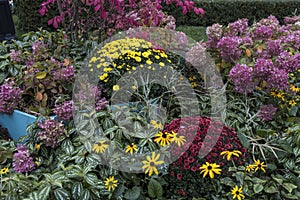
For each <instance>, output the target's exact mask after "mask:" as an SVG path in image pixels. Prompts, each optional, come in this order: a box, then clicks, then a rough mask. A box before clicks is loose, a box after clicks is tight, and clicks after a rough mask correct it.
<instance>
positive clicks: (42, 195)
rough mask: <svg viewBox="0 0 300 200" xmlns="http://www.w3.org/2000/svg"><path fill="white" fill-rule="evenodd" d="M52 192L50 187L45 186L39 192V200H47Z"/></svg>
mask: <svg viewBox="0 0 300 200" xmlns="http://www.w3.org/2000/svg"><path fill="white" fill-rule="evenodd" d="M50 191H51V186H50V185H45V186H44V187H42V189H41V190H40V192H39V200H47V199H48V196H49V193H50Z"/></svg>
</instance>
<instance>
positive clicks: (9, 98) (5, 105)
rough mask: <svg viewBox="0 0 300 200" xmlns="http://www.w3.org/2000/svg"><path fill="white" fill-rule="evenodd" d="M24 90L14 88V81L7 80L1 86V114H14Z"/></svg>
mask: <svg viewBox="0 0 300 200" xmlns="http://www.w3.org/2000/svg"><path fill="white" fill-rule="evenodd" d="M21 95H22V90H21V89H20V88H19V87H16V86H14V81H13V80H6V82H5V83H4V84H3V85H1V86H0V112H4V113H12V112H13V110H15V109H16V108H17V107H18V105H19V102H20V101H21V97H22V96H21Z"/></svg>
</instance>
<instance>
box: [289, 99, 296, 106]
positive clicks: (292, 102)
mask: <svg viewBox="0 0 300 200" xmlns="http://www.w3.org/2000/svg"><path fill="white" fill-rule="evenodd" d="M289 104H290V105H291V106H295V105H297V103H296V101H295V100H289Z"/></svg>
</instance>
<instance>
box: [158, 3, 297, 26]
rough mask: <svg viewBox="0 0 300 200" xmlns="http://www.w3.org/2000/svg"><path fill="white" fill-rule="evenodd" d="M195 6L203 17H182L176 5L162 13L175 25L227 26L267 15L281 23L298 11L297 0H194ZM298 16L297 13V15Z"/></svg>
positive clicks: (190, 14) (189, 15) (191, 15)
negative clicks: (200, 9) (169, 15)
mask: <svg viewBox="0 0 300 200" xmlns="http://www.w3.org/2000/svg"><path fill="white" fill-rule="evenodd" d="M194 2H195V5H196V6H197V7H201V8H203V9H204V11H205V15H204V16H203V17H199V16H197V15H195V14H194V13H188V14H187V15H182V13H181V10H180V9H181V8H177V7H176V5H171V6H170V5H168V6H165V7H164V11H166V12H168V13H169V14H171V15H173V16H174V17H175V18H176V21H177V25H190V26H210V25H212V24H214V23H220V24H224V25H226V24H228V23H230V22H233V21H235V20H237V19H238V18H248V19H249V22H250V23H253V22H254V21H258V20H260V19H262V18H265V17H268V16H269V15H271V14H272V15H274V16H276V17H277V18H278V19H279V20H280V21H281V22H282V21H283V18H284V17H286V16H291V15H293V14H294V13H295V12H296V11H297V9H298V10H299V9H300V1H299V0H267V1H264V0H195V1H194ZM296 14H299V11H298V13H296Z"/></svg>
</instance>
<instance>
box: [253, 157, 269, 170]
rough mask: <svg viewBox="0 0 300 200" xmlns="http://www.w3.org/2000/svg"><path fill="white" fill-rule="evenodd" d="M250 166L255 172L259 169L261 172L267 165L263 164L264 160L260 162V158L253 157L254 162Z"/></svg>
mask: <svg viewBox="0 0 300 200" xmlns="http://www.w3.org/2000/svg"><path fill="white" fill-rule="evenodd" d="M252 166H253V168H254V171H255V172H257V170H259V169H261V170H262V171H263V172H266V170H265V167H267V165H265V164H264V162H260V160H255V159H254V164H253V165H252Z"/></svg>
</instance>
